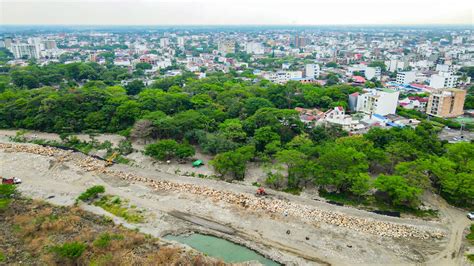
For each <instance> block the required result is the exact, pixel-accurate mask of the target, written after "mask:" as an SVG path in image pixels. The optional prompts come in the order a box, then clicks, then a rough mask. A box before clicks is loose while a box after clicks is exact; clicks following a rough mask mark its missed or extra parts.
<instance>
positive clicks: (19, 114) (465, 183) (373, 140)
mask: <svg viewBox="0 0 474 266" xmlns="http://www.w3.org/2000/svg"><path fill="white" fill-rule="evenodd" d="M55 67H56V68H57V70H55V71H56V72H54V71H53V72H49V71H47V70H48V69H49V68H55ZM36 68H38V69H39V70H38V69H36ZM36 68H34V67H27V68H24V69H12V70H10V72H9V77H10V81H11V83H8V84H7V85H5V87H4V89H3V92H2V93H0V127H1V128H26V129H34V130H40V131H46V132H58V133H70V132H84V131H85V132H115V133H120V134H122V135H125V136H127V137H128V138H129V140H131V141H134V140H138V139H139V140H142V141H145V143H148V144H149V145H148V146H147V147H146V148H145V153H146V154H148V155H150V156H152V157H154V158H156V159H159V160H169V159H173V158H177V159H182V160H184V159H186V158H189V157H192V156H193V155H194V152H195V149H196V148H197V149H199V150H200V151H202V152H203V153H207V154H210V155H212V156H214V159H213V160H212V161H211V162H210V163H209V164H210V165H211V166H212V167H213V168H214V170H215V172H216V174H218V175H219V176H220V177H221V178H225V179H231V180H232V179H237V180H242V179H243V178H245V173H246V168H247V163H248V162H256V163H262V164H268V165H271V166H272V167H271V169H270V170H269V171H268V178H267V181H266V185H268V186H270V187H273V188H275V189H281V190H285V191H292V192H295V193H298V192H299V191H301V190H302V189H304V188H306V187H308V186H315V187H317V188H318V189H320V190H321V192H323V191H326V192H330V193H335V194H339V195H343V196H344V197H346V198H348V199H357V200H360V201H363V200H364V199H367V197H374V198H375V199H376V201H377V202H379V203H383V204H388V205H390V206H393V207H396V208H410V209H414V210H416V209H417V208H418V207H419V206H420V203H421V196H422V194H423V192H424V191H426V190H431V191H434V192H436V193H439V194H440V195H442V196H443V197H444V198H446V199H447V200H448V201H449V202H450V203H452V204H456V205H458V206H465V207H470V206H473V202H474V175H473V172H474V159H473V158H474V144H472V143H467V142H463V143H457V144H448V143H447V142H443V141H440V140H439V138H438V137H437V134H438V133H439V130H440V126H439V125H440V122H439V121H427V120H424V121H423V122H422V123H421V124H420V125H419V126H418V127H416V129H413V128H409V127H406V128H392V129H388V130H386V129H380V128H373V129H371V130H369V131H368V132H367V133H366V134H364V135H360V136H359V135H355V136H349V135H348V133H347V132H345V131H343V130H342V129H340V128H338V127H333V126H317V127H310V126H308V125H307V124H305V123H303V122H302V121H301V120H300V117H299V114H298V113H297V112H296V111H295V110H294V108H295V107H304V108H318V109H320V110H328V109H330V108H333V107H335V106H343V107H347V105H348V103H347V97H348V95H349V94H350V93H354V92H357V91H360V88H358V87H352V86H349V85H333V86H326V87H321V86H319V85H313V84H300V83H298V82H288V83H287V84H285V85H276V84H272V83H270V82H268V81H266V80H256V79H249V78H245V77H241V76H239V74H237V73H234V74H223V73H215V74H209V75H208V77H207V78H204V79H197V78H196V77H194V75H193V74H192V73H186V72H185V74H183V75H180V76H175V77H166V78H162V79H158V80H156V81H155V82H154V83H153V84H152V85H151V86H148V87H147V86H141V85H140V86H135V85H137V84H134V85H133V86H131V85H129V86H123V87H122V86H120V85H118V84H119V83H120V81H121V79H122V78H124V77H122V76H120V75H112V74H108V73H109V72H108V71H111V70H109V69H107V70H104V69H102V67H99V66H97V65H95V64H94V63H82V64H75V65H74V66H69V65H68V66H48V67H45V69H43V68H41V67H36ZM46 68H48V69H46ZM97 69H98V70H97ZM94 70H95V71H94ZM17 72H21V74H19V73H17ZM118 72H119V71H118ZM14 73H16V74H14ZM28 73H29V74H28ZM48 73H49V74H51V73H56V74H55V75H57V77H56V76H55V78H51V79H50V80H49V81H48V79H46V77H45V75H47V74H48ZM22 75H23V76H22ZM28 75H33V76H35V77H36V79H37V82H36V83H34V84H33V85H34V86H30V85H28V83H25V80H29V79H30V78H31V77H29V76H28ZM119 76H120V77H119ZM19 77H23V79H21V78H19ZM45 79H46V80H45ZM22 80H23V81H22ZM135 83H138V82H135ZM45 86H46V87H45ZM407 115H415V114H407ZM443 123H448V122H444V121H443ZM441 125H442V124H441ZM322 194H324V193H322Z"/></svg>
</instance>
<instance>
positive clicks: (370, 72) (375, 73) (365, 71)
mask: <svg viewBox="0 0 474 266" xmlns="http://www.w3.org/2000/svg"><path fill="white" fill-rule="evenodd" d="M354 72H360V73H361V74H362V75H363V76H364V77H365V78H366V79H368V80H371V79H373V78H375V79H377V80H380V77H381V74H382V71H381V69H380V67H369V66H366V65H363V64H359V65H353V66H350V67H348V69H347V74H348V75H350V76H352V75H354Z"/></svg>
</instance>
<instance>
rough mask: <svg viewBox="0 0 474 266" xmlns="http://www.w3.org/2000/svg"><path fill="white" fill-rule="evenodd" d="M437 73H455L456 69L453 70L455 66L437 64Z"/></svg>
mask: <svg viewBox="0 0 474 266" xmlns="http://www.w3.org/2000/svg"><path fill="white" fill-rule="evenodd" d="M436 71H438V72H453V71H454V68H453V65H447V64H437V65H436Z"/></svg>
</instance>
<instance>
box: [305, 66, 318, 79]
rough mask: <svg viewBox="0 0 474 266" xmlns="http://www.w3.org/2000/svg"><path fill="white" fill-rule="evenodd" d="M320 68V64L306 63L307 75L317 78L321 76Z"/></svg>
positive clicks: (307, 76)
mask: <svg viewBox="0 0 474 266" xmlns="http://www.w3.org/2000/svg"><path fill="white" fill-rule="evenodd" d="M320 70H321V69H320V68H319V65H318V64H306V66H305V77H306V78H312V79H317V78H319V74H320Z"/></svg>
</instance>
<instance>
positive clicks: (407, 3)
mask: <svg viewBox="0 0 474 266" xmlns="http://www.w3.org/2000/svg"><path fill="white" fill-rule="evenodd" d="M0 12H1V13H0V25H9V24H14V25H354V24H357V25H358V24H368V25H384V24H391V25H394V24H396V25H412V24H463V25H471V26H472V25H474V19H473V18H474V0H444V1H440V0H174V1H172V0H100V1H98V0H60V1H59V0H0Z"/></svg>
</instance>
